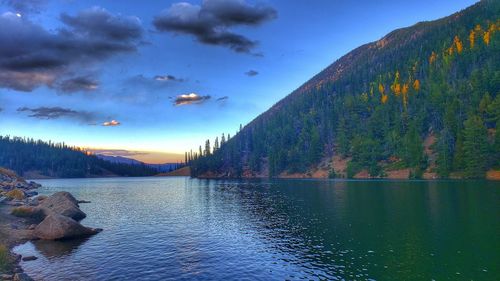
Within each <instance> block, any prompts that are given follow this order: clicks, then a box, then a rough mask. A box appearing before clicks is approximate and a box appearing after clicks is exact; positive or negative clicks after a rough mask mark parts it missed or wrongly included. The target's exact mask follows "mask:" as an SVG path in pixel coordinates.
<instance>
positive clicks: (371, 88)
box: [370, 84, 373, 97]
mask: <svg viewBox="0 0 500 281" xmlns="http://www.w3.org/2000/svg"><path fill="white" fill-rule="evenodd" d="M370 96H372V97H373V84H372V85H371V86H370Z"/></svg>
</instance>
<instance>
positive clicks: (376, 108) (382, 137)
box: [187, 0, 500, 178]
mask: <svg viewBox="0 0 500 281" xmlns="http://www.w3.org/2000/svg"><path fill="white" fill-rule="evenodd" d="M353 36H355V35H353ZM499 66H500V1H497V0H483V1H481V2H478V3H476V4H475V5H473V6H471V7H469V8H467V9H465V10H463V11H460V12H458V13H455V14H453V15H451V16H448V17H445V18H443V19H439V20H436V21H430V22H421V23H418V24H416V25H414V26H411V27H408V28H402V29H398V30H395V31H393V32H391V33H389V34H388V35H386V36H385V37H383V38H382V39H380V40H378V41H376V42H372V43H368V44H366V45H363V46H361V47H359V48H357V49H355V50H353V51H351V52H350V53H348V54H347V55H345V56H343V57H341V58H340V59H339V60H337V61H336V62H334V63H333V64H331V65H330V66H328V67H327V68H326V69H324V70H323V71H321V72H320V73H319V74H317V75H316V76H314V77H313V78H312V79H310V80H309V81H307V82H306V83H305V84H303V85H302V86H301V87H300V88H298V89H297V90H295V91H294V92H292V93H291V94H290V95H288V96H287V97H285V98H284V99H282V100H281V101H279V102H278V103H277V104H275V105H274V106H273V107H271V108H270V109H269V110H268V111H266V112H264V113H263V114H261V115H260V116H258V117H257V118H256V119H254V120H253V121H252V122H251V123H249V124H248V125H246V126H245V127H244V128H242V129H241V130H240V132H238V134H237V135H236V136H234V137H233V138H231V139H230V140H223V139H221V142H220V144H219V140H218V139H217V140H216V141H215V145H214V148H212V147H211V145H210V141H208V140H207V142H206V143H205V149H204V150H203V151H202V149H201V147H200V152H198V153H192V152H190V153H187V158H188V160H189V164H190V166H191V173H192V175H193V176H197V177H267V176H270V177H391V178H409V177H411V178H422V177H424V178H435V177H441V178H448V177H466V178H482V177H484V176H485V174H486V171H487V170H489V169H498V168H500V133H496V132H497V128H499V126H500V94H499V92H500V67H499ZM223 138H224V136H223Z"/></svg>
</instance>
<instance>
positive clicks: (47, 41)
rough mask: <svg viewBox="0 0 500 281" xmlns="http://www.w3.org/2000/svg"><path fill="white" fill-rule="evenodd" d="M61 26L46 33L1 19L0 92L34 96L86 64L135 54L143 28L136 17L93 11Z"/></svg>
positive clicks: (9, 16)
mask: <svg viewBox="0 0 500 281" xmlns="http://www.w3.org/2000/svg"><path fill="white" fill-rule="evenodd" d="M61 20H62V22H63V23H64V26H63V27H61V28H58V29H56V31H49V30H47V29H45V28H44V27H42V26H41V25H39V24H37V23H33V22H31V21H30V20H29V19H27V18H26V17H18V16H17V15H16V14H14V13H4V14H1V15H0V26H1V27H2V28H0V42H2V44H0V87H3V88H10V89H14V90H17V91H27V92H28V91H32V90H33V89H35V88H37V87H40V86H42V85H46V86H49V87H52V86H53V85H54V83H55V82H56V81H57V80H58V79H64V78H65V77H67V76H68V75H70V74H72V73H75V72H76V73H78V72H80V71H81V70H82V69H86V67H88V66H89V65H92V64H96V63H99V62H102V61H103V60H105V59H107V58H109V57H112V56H115V55H118V54H123V53H129V52H134V51H136V50H137V47H138V45H139V44H140V40H141V38H142V34H143V29H142V25H141V23H140V21H139V19H138V18H136V17H127V16H122V15H113V14H111V13H109V12H107V11H106V10H104V9H102V8H98V7H94V8H91V9H88V10H85V11H82V12H80V13H78V14H77V15H75V16H70V15H67V14H62V15H61Z"/></svg>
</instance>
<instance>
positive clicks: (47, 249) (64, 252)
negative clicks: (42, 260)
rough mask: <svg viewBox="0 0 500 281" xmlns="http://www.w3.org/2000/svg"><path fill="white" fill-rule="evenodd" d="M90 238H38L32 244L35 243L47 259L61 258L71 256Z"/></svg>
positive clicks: (36, 247)
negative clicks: (52, 239) (64, 239)
mask: <svg viewBox="0 0 500 281" xmlns="http://www.w3.org/2000/svg"><path fill="white" fill-rule="evenodd" d="M88 239H89V238H81V239H71V240H67V241H44V240H37V241H33V242H32V244H34V245H35V249H36V250H37V251H38V252H39V253H41V254H42V255H44V256H45V257H46V258H47V259H51V258H61V257H64V256H69V255H71V254H72V253H74V252H75V251H76V250H78V247H80V246H81V245H82V244H84V243H85V242H86V241H87V240H88Z"/></svg>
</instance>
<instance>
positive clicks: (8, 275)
mask: <svg viewBox="0 0 500 281" xmlns="http://www.w3.org/2000/svg"><path fill="white" fill-rule="evenodd" d="M0 278H1V279H2V280H12V275H10V274H2V275H0Z"/></svg>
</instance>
